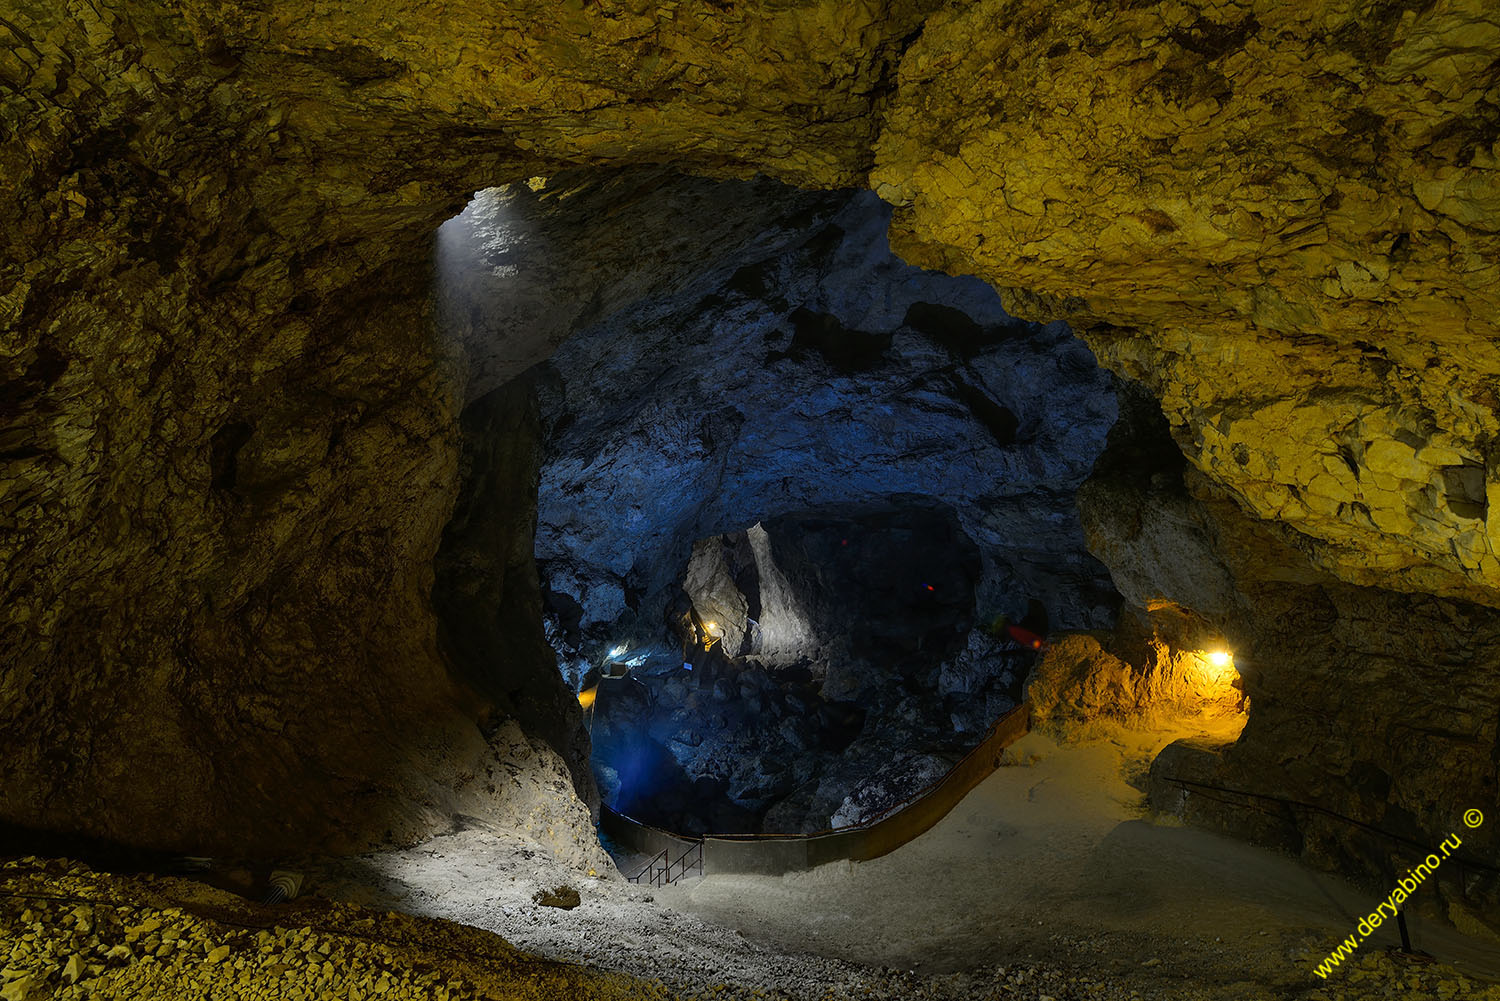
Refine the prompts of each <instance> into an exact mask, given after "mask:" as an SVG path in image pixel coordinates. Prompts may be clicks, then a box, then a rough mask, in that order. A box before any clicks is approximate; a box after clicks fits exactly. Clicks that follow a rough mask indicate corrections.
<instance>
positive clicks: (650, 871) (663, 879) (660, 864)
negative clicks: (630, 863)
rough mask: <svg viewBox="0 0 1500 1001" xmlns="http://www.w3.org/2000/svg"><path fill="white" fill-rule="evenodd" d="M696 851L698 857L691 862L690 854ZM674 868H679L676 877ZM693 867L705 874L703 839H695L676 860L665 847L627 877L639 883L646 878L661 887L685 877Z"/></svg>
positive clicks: (699, 873) (653, 884) (700, 873)
mask: <svg viewBox="0 0 1500 1001" xmlns="http://www.w3.org/2000/svg"><path fill="white" fill-rule="evenodd" d="M695 853H696V855H697V858H695V859H694V860H693V861H691V862H689V861H688V856H689V855H693V854H695ZM673 869H676V870H677V875H676V876H675V877H674V876H673V875H672V870H673ZM693 869H697V870H698V875H700V876H701V875H703V842H701V841H695V842H694V843H693V844H691V845H689V846H688V850H687V851H685V852H683V853H682V854H681V855H679V856H678V857H677V859H676V860H675V861H673V860H672V859H671V856H670V855H669V854H668V851H667V849H665V848H663V849H662V850H661V851H659V852H657V853H656V854H655V855H653V856H651V858H650V860H649V861H647V862H646V864H645V865H643V866H641V867H640V868H639V869H637V870H636V871H635V873H634V874H632V875H629V876H626V877H625V878H626V879H627V880H629V881H630V882H632V883H636V884H639V883H641V882H642V881H643V880H644V881H646V882H649V883H650V884H651V885H652V886H658V887H659V886H665V885H666V884H668V883H670V882H672V881H673V880H674V879H683V878H684V877H686V876H687V874H688V872H689V871H690V870H693Z"/></svg>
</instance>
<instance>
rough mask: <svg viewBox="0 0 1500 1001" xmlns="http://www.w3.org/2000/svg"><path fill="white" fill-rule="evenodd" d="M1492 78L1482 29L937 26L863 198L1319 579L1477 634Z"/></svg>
mask: <svg viewBox="0 0 1500 1001" xmlns="http://www.w3.org/2000/svg"><path fill="white" fill-rule="evenodd" d="M1497 51H1500V13H1497V11H1496V9H1495V7H1494V5H1493V4H1491V3H1488V2H1487V0H1441V2H1436V3H1409V4H1408V3H1401V2H1380V3H1365V2H1355V0H1334V2H1331V3H1325V4H1316V5H1308V4H1299V3H1287V2H1283V0H1245V2H1235V3H1229V4H1220V5H1214V6H1208V5H1195V4H1183V3H1170V2H1164V3H1144V4H1131V5H1129V6H1128V8H1126V9H1121V8H1120V5H1118V4H1115V3H1105V2H1102V0H1100V2H1085V3H1076V4H1070V5H1067V6H1066V7H1064V8H1059V7H1058V6H1057V5H1055V4H1051V3H1045V2H1042V0H985V2H982V3H975V4H964V5H954V6H952V7H950V8H948V9H946V10H944V11H942V12H940V13H938V14H935V15H934V16H933V17H932V18H930V19H929V20H928V21H927V22H926V25H925V28H924V31H923V33H922V36H921V38H920V39H919V40H918V41H917V42H916V43H915V44H914V45H913V46H912V47H911V48H910V49H909V50H908V52H907V53H906V56H905V57H904V58H903V60H902V63H901V69H900V74H899V82H898V93H897V98H896V100H895V103H894V106H893V107H892V109H891V111H890V113H889V116H888V119H887V124H886V127H885V129H884V131H883V132H882V134H881V137H880V140H879V142H878V144H877V147H876V150H877V159H878V164H877V167H876V169H875V171H874V172H873V174H872V177H871V179H872V184H873V185H874V186H875V187H876V190H878V191H879V192H880V193H881V195H882V196H883V197H885V198H886V199H887V200H888V201H891V202H893V203H896V204H897V205H898V206H900V207H899V208H898V211H897V215H896V219H895V223H894V227H893V244H894V245H895V247H896V250H897V252H898V253H900V254H902V255H903V256H904V257H905V258H906V259H907V260H910V261H912V262H913V263H917V264H923V265H926V266H929V267H943V268H946V269H947V270H949V271H951V272H954V273H960V274H976V275H979V276H981V277H983V278H985V279H986V280H988V281H990V282H992V283H994V284H995V285H996V286H998V287H1001V288H1006V289H1009V290H1011V291H1010V298H1009V299H1008V304H1009V305H1010V307H1011V308H1012V309H1013V310H1014V311H1015V312H1017V314H1018V315H1023V316H1066V317H1067V318H1068V319H1069V321H1070V322H1072V323H1073V324H1074V325H1075V327H1077V328H1078V329H1079V331H1080V333H1081V334H1082V335H1083V336H1084V337H1085V339H1086V340H1088V342H1089V344H1090V346H1092V347H1093V348H1094V350H1095V352H1096V353H1097V354H1098V356H1099V358H1100V360H1101V361H1102V362H1103V363H1104V364H1105V365H1107V366H1108V367H1110V368H1112V369H1114V370H1115V371H1116V372H1118V373H1120V374H1122V375H1126V376H1128V377H1130V378H1132V379H1135V380H1139V381H1141V382H1143V383H1145V384H1146V385H1147V386H1148V387H1150V389H1151V390H1152V392H1153V393H1155V394H1156V396H1157V398H1158V399H1159V400H1160V402H1161V405H1162V408H1163V409H1164V410H1165V411H1166V413H1167V415H1168V416H1169V417H1170V419H1171V421H1172V426H1173V432H1174V436H1175V437H1176V439H1177V441H1178V443H1179V444H1180V445H1181V447H1182V449H1183V451H1184V452H1185V453H1186V454H1187V456H1188V458H1189V459H1190V460H1191V461H1192V463H1193V464H1194V465H1195V466H1196V467H1197V468H1199V469H1200V470H1202V471H1204V472H1206V473H1207V474H1208V475H1209V476H1210V477H1211V478H1212V479H1213V480H1214V481H1215V482H1217V483H1220V484H1223V485H1224V486H1225V488H1227V489H1228V491H1229V493H1230V495H1231V496H1232V497H1233V498H1234V500H1235V502H1236V503H1238V504H1239V505H1240V506H1241V508H1242V509H1244V510H1245V511H1246V512H1247V513H1249V514H1251V515H1253V516H1255V517H1258V518H1262V519H1268V520H1275V521H1279V522H1281V523H1283V524H1287V525H1291V526H1293V527H1294V528H1295V529H1296V530H1297V531H1298V532H1299V533H1301V534H1302V535H1304V536H1305V537H1306V538H1307V539H1308V540H1309V545H1308V550H1309V553H1310V554H1311V555H1312V556H1313V558H1314V559H1315V561H1316V562H1317V563H1318V565H1320V566H1322V567H1324V568H1326V569H1328V570H1329V571H1330V572H1331V573H1333V574H1334V575H1335V576H1338V577H1340V578H1341V579H1344V580H1347V581H1349V582H1350V583H1355V584H1362V585H1365V584H1367V585H1375V586H1393V585H1394V586H1396V587H1397V588H1398V589H1401V590H1422V591H1429V592H1433V593H1440V594H1445V595H1449V596H1453V597H1459V598H1463V599H1465V600H1469V601H1479V602H1482V603H1486V604H1491V605H1494V604H1496V603H1497V595H1500V592H1497V590H1496V588H1497V587H1500V556H1497V553H1500V548H1497V547H1500V527H1497V526H1500V514H1494V513H1492V507H1491V505H1490V498H1491V496H1492V494H1491V491H1494V490H1496V489H1500V488H1497V487H1496V486H1495V484H1496V483H1497V482H1500V465H1497V460H1496V458H1495V456H1494V454H1493V446H1492V442H1493V440H1494V438H1495V435H1496V432H1497V430H1500V423H1497V422H1500V418H1497V416H1496V411H1497V408H1500V396H1497V395H1496V394H1497V389H1500V384H1497V382H1496V379H1497V376H1500V347H1497V345H1500V338H1497V336H1496V334H1497V330H1496V325H1495V323H1496V321H1495V317H1496V315H1497V307H1500V300H1497V296H1500V291H1497V290H1500V263H1497V262H1500V237H1497V233H1500V230H1497V227H1496V225H1495V223H1494V219H1495V218H1496V213H1497V210H1500V171H1497V169H1496V168H1497V163H1496V156H1497V155H1500V147H1497V146H1496V142H1497V123H1500V89H1497V87H1500V68H1497V66H1496V63H1495V55H1496V53H1497ZM976 94H983V95H984V97H983V99H982V100H975V95H976Z"/></svg>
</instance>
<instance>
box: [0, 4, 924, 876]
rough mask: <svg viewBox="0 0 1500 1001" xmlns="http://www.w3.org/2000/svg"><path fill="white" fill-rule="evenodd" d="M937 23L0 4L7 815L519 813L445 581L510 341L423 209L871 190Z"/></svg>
mask: <svg viewBox="0 0 1500 1001" xmlns="http://www.w3.org/2000/svg"><path fill="white" fill-rule="evenodd" d="M921 13H922V11H921V9H920V7H919V6H918V5H915V4H911V5H908V4H900V3H896V4H885V3H872V4H859V5H854V6H851V5H849V4H846V3H842V2H839V3H835V2H831V0H830V2H825V3H821V4H812V5H797V6H790V7H780V8H778V9H776V10H770V11H762V10H758V9H754V10H747V11H740V12H726V11H725V10H723V9H721V8H720V6H718V5H709V4H702V5H688V6H683V7H679V8H677V9H676V10H675V11H673V12H671V13H670V16H666V15H663V16H662V21H663V23H658V20H659V15H658V12H657V9H656V8H655V7H654V6H653V7H651V8H647V9H642V10H641V11H640V12H633V11H631V10H627V9H625V8H623V7H621V6H618V5H611V6H609V7H599V6H592V7H585V6H584V5H582V4H578V5H574V4H554V3H550V2H547V3H531V4H512V5H496V4H493V3H484V4H477V3H475V4H469V5H467V6H462V5H461V6H453V7H448V8H445V9H444V11H443V12H441V13H439V12H437V11H435V10H434V9H433V8H432V7H431V5H428V4H421V3H415V2H411V3H385V4H377V5H372V4H368V3H364V2H357V3H356V2H348V3H341V4H340V3H336V4H331V5H322V6H320V7H319V8H318V10H317V12H316V13H314V12H312V11H311V10H309V9H306V8H302V7H296V8H294V7H278V8H276V9H264V10H262V9H259V8H256V9H252V8H243V7H239V6H225V5H222V4H218V3H214V4H205V3H196V2H190V3H187V4H183V5H175V6H173V7H171V8H164V7H162V6H161V5H160V4H155V3H126V4H122V5H115V6H112V7H93V6H85V7H82V8H79V9H78V10H77V11H73V10H71V9H69V8H67V7H66V6H65V5H58V4H55V3H51V2H50V0H49V2H41V0H35V2H33V0H22V2H20V3H13V4H10V5H9V7H8V10H7V13H6V18H5V21H6V24H5V29H4V31H3V32H0V35H3V38H0V79H3V81H4V84H5V86H4V87H3V88H0V93H3V97H0V142H3V146H0V204H4V205H5V206H6V207H7V208H6V211H5V213H4V219H3V223H0V227H3V228H0V245H3V251H0V384H3V392H0V400H3V401H4V402H3V403H0V412H3V414H4V423H5V430H4V432H3V435H4V436H3V439H0V490H3V500H0V513H3V520H0V564H3V574H0V578H3V581H4V583H3V585H0V586H3V596H4V600H3V602H0V649H3V650H4V651H5V653H4V657H3V663H0V743H3V744H4V746H6V747H7V748H9V749H12V750H10V751H8V752H7V753H6V754H5V755H4V756H3V759H0V816H3V817H5V818H6V819H8V820H12V821H16V822H20V823H23V824H28V825H34V826H40V827H49V828H62V829H69V830H83V831H87V832H90V833H96V834H103V835H106V836H110V837H114V838H119V839H123V840H127V841H131V842H135V843H141V844H152V845H163V846H172V847H181V848H191V849H193V850H201V851H204V852H219V851H222V852H227V853H242V852H247V851H262V850H265V851H270V850H281V849H286V848H294V849H303V848H308V847H313V846H318V845H322V846H334V847H352V846H358V845H362V844H368V843H372V842H377V841H387V840H410V839H412V838H415V837H419V836H421V835H423V834H425V833H428V832H430V831H433V830H438V829H442V828H444V827H446V826H447V825H448V824H449V823H450V820H449V818H450V817H451V815H452V814H453V813H454V812H455V811H457V812H463V813H466V814H470V815H473V816H476V817H481V818H486V817H487V818H490V819H492V820H494V821H495V822H497V823H502V824H507V825H512V824H515V825H521V826H525V825H527V824H530V823H531V821H527V820H526V819H525V817H526V816H529V815H530V811H531V809H532V807H531V805H530V803H529V802H528V800H527V796H529V795H530V793H529V792H528V793H527V794H526V795H524V796H520V797H517V798H515V802H510V803H508V802H507V801H506V797H505V795H503V794H502V793H496V792H495V790H496V789H499V790H504V789H506V788H509V786H508V785H507V783H505V782H500V781H491V780H488V779H485V778H484V775H485V773H486V772H487V770H488V769H490V768H491V767H494V768H496V769H499V770H501V771H502V772H503V771H505V770H506V768H507V765H506V764H505V763H504V761H501V760H498V759H496V758H495V754H496V752H495V751H494V750H493V749H492V748H491V747H490V746H489V745H490V744H493V743H494V741H493V740H487V739H486V737H485V732H487V731H493V730H494V726H496V725H498V722H495V721H498V720H499V719H500V718H501V717H502V716H503V714H504V707H503V706H501V707H495V708H488V709H487V708H486V706H487V705H488V704H489V700H488V699H486V698H484V697H481V696H476V694H475V693H474V692H473V691H471V690H470V686H468V685H467V684H466V683H464V682H463V681H461V680H460V681H457V682H456V681H455V680H454V678H453V676H452V675H451V674H450V671H449V670H448V668H447V666H446V663H445V655H444V654H443V653H442V652H441V651H440V647H439V642H438V629H437V625H436V619H435V617H434V615H433V613H432V611H431V607H430V598H429V595H430V592H431V590H432V586H433V556H434V553H435V551H436V550H437V548H438V545H439V542H440V539H441V536H442V532H443V526H444V524H445V523H446V522H447V521H448V517H449V512H450V509H451V507H452V505H453V502H454V498H455V496H456V494H457V492H458V489H459V475H458V474H459V468H458V458H459V453H460V447H459V446H460V434H459V426H458V414H459V408H460V403H461V401H463V400H464V399H465V398H467V397H468V396H469V395H470V394H469V389H470V387H469V386H468V385H467V375H466V373H468V372H469V371H470V370H471V369H472V370H473V371H474V372H475V373H476V374H477V375H479V376H483V375H484V374H485V373H486V372H489V371H493V370H495V369H496V367H497V362H496V361H495V359H493V358H490V357H488V356H485V355H482V354H481V355H473V356H465V354H464V353H463V351H462V350H461V345H460V344H459V343H458V342H457V340H456V337H455V338H454V339H449V338H445V337H435V336H434V335H433V332H432V327H431V324H430V317H431V314H430V312H429V309H428V306H427V293H428V289H429V281H430V278H431V276H432V257H431V253H430V251H431V243H432V237H433V233H434V231H435V230H436V229H437V227H438V225H439V224H440V223H441V222H443V221H444V220H445V219H447V218H449V217H451V216H452V215H454V214H455V213H456V212H457V211H458V210H459V209H460V208H461V207H462V206H463V204H464V202H465V201H466V200H467V198H468V196H469V195H470V193H471V192H473V191H475V190H477V189H479V188H483V187H486V186H488V185H491V184H499V183H505V182H508V181H513V180H522V179H524V178H526V177H529V176H532V175H534V174H540V173H548V172H550V170H551V168H553V167H555V166H557V165H559V164H561V163H564V162H573V163H583V164H601V163H605V164H607V163H616V164H622V163H634V162H643V161H644V162H660V161H664V160H670V161H671V162H673V163H674V164H675V165H677V166H678V167H680V168H682V169H687V170H692V169H697V170H700V171H703V172H706V173H716V174H721V175H723V174H733V175H749V174H751V173H754V172H755V171H757V170H765V171H769V172H772V173H775V174H777V175H779V176H781V177H784V178H786V179H791V180H796V181H798V182H800V183H803V184H807V185H831V184H848V183H853V182H855V181H857V180H859V179H860V178H861V177H862V172H863V169H864V168H865V167H866V166H867V164H868V162H869V156H870V154H869V149H870V146H871V143H872V141H873V138H874V134H875V131H876V128H877V124H876V120H875V118H874V116H873V115H872V114H871V111H872V108H873V107H874V105H875V102H876V101H877V100H878V99H879V97H880V95H881V93H882V90H883V86H884V83H885V81H886V78H887V75H888V70H889V68H890V67H891V66H892V65H893V61H894V59H895V58H896V56H897V55H898V53H899V49H900V46H901V44H902V42H901V40H902V39H903V38H905V37H906V36H907V35H908V34H909V33H911V32H912V31H913V30H914V29H915V28H916V27H917V26H918V24H919V17H920V14H921ZM700 15H702V16H700ZM522 340H523V341H524V340H525V338H522ZM490 349H491V350H494V351H495V352H496V354H498V355H499V360H500V362H501V363H503V362H506V361H508V360H510V359H508V358H507V357H506V356H507V354H510V355H511V356H512V358H513V357H515V356H517V355H521V356H524V351H522V352H507V351H506V350H505V349H504V347H503V346H496V345H490ZM532 360H533V361H534V360H536V359H535V358H533V359H532ZM523 367H524V366H523ZM539 666H540V667H542V668H546V669H548V670H550V669H551V665H550V663H548V664H542V665H538V664H534V663H525V662H522V661H521V659H520V658H515V659H514V660H513V661H509V662H501V663H497V664H496V665H495V670H497V671H499V672H502V673H504V672H513V673H514V674H515V675H516V676H518V677H521V678H526V677H532V676H533V675H534V672H535V671H536V670H537V669H538V667H539ZM486 714H488V715H486ZM476 720H489V721H490V722H486V723H485V724H484V726H483V727H481V726H476ZM525 722H528V724H529V725H534V727H535V728H537V729H538V731H539V732H540V731H545V730H548V729H549V728H554V727H555V726H556V721H546V720H534V721H525ZM527 753H530V752H529V751H528V752H527ZM538 753H541V754H543V756H545V755H546V754H552V753H553V752H551V751H545V750H544V751H539V752H538ZM512 764H515V763H514V762H513V763H512ZM549 767H550V766H549ZM510 771H512V772H515V773H517V774H520V775H522V776H523V777H525V776H530V777H529V778H527V780H526V781H527V783H529V784H528V786H527V788H528V789H532V788H535V789H543V788H550V783H551V779H550V778H549V777H548V772H547V768H545V767H540V766H534V765H532V764H522V765H516V767H514V768H510ZM474 775H478V776H480V777H481V778H480V780H479V781H478V782H477V783H475V784H473V786H472V788H471V789H469V791H468V792H464V791H455V790H456V787H457V786H459V785H461V784H463V783H464V782H465V781H466V779H465V778H464V777H465V776H474ZM566 798H567V797H564V798H563V799H562V800H559V806H558V811H559V812H558V813H557V815H556V816H555V817H554V818H552V819H555V820H556V821H557V823H556V826H557V829H558V830H560V831H582V832H583V833H584V836H586V834H587V831H586V822H585V823H584V824H582V825H580V824H579V822H578V814H579V812H580V811H581V809H582V808H581V807H579V808H578V809H577V810H574V809H573V808H572V807H569V806H567V804H566V802H565V800H566ZM575 805H576V804H575ZM570 811H571V812H570ZM565 815H566V816H565ZM585 816H586V815H585ZM543 819H544V820H545V819H547V818H543ZM545 826H547V825H546V824H543V827H545ZM569 836H571V835H569ZM563 840H566V838H564V839H563ZM559 850H569V851H571V849H570V848H569V847H568V845H566V844H563V845H561V847H560V849H559Z"/></svg>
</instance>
